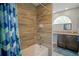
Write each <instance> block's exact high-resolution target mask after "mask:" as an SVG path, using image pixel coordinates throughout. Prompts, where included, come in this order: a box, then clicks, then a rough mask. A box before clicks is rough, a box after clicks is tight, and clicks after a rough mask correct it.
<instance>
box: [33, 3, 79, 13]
mask: <svg viewBox="0 0 79 59" xmlns="http://www.w3.org/2000/svg"><path fill="white" fill-rule="evenodd" d="M33 5H34V6H36V7H37V6H38V5H40V3H33ZM76 7H79V3H53V13H56V12H61V11H64V10H68V9H72V8H76Z"/></svg>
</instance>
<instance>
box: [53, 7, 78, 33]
mask: <svg viewBox="0 0 79 59" xmlns="http://www.w3.org/2000/svg"><path fill="white" fill-rule="evenodd" d="M59 16H68V17H69V18H70V19H71V21H72V30H71V31H73V32H78V23H79V8H74V9H70V10H67V11H62V12H59V13H55V14H54V20H55V19H56V18H57V17H59ZM53 27H54V29H53V30H55V31H64V30H63V25H61V24H60V25H53Z"/></svg>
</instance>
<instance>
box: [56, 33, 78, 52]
mask: <svg viewBox="0 0 79 59" xmlns="http://www.w3.org/2000/svg"><path fill="white" fill-rule="evenodd" d="M57 46H58V47H63V48H66V49H70V50H73V51H77V52H78V42H77V35H65V34H58V40H57Z"/></svg>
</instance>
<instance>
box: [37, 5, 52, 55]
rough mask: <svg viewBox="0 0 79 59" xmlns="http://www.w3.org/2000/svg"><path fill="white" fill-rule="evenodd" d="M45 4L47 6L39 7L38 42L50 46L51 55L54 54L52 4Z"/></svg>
mask: <svg viewBox="0 0 79 59" xmlns="http://www.w3.org/2000/svg"><path fill="white" fill-rule="evenodd" d="M44 5H45V6H46V8H44V7H43V6H41V5H39V6H38V7H37V30H38V31H37V43H39V44H42V45H44V46H46V47H48V48H49V55H52V4H44ZM47 8H48V9H47ZM40 24H42V25H43V27H42V28H40V27H39V25H40Z"/></svg>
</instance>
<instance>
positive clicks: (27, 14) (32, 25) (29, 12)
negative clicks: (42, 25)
mask: <svg viewBox="0 0 79 59" xmlns="http://www.w3.org/2000/svg"><path fill="white" fill-rule="evenodd" d="M17 11H18V18H19V32H20V39H21V48H22V50H23V49H25V48H27V47H29V46H31V45H33V44H35V42H36V7H35V6H33V5H32V4H31V3H27V4H22V3H19V4H17Z"/></svg>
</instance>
